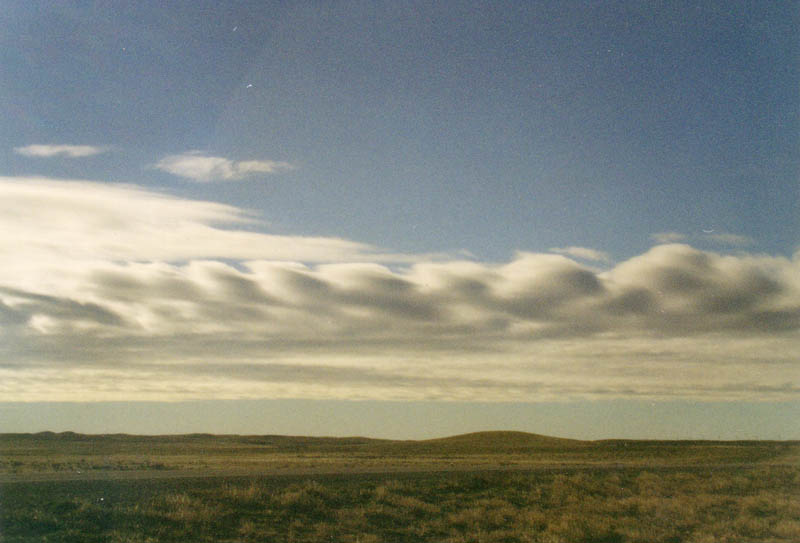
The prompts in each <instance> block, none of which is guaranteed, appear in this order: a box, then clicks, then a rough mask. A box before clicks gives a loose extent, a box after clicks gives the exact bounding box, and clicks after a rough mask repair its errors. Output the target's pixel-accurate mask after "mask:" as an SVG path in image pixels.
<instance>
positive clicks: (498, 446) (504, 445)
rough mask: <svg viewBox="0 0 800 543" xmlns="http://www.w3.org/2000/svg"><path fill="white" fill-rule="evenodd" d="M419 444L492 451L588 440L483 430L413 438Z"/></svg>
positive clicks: (555, 446)
mask: <svg viewBox="0 0 800 543" xmlns="http://www.w3.org/2000/svg"><path fill="white" fill-rule="evenodd" d="M415 443H416V444H417V446H419V447H422V448H430V449H431V451H433V450H436V449H438V450H441V451H442V452H463V453H468V452H471V453H478V452H485V453H494V452H505V453H513V452H526V451H533V450H542V449H571V448H579V447H584V446H587V445H589V444H590V442H587V441H580V440H577V439H566V438H561V437H551V436H544V435H540V434H531V433H528V432H514V431H496V430H495V431H486V432H471V433H468V434H460V435H455V436H450V437H443V438H438V439H428V440H424V441H417V442H415Z"/></svg>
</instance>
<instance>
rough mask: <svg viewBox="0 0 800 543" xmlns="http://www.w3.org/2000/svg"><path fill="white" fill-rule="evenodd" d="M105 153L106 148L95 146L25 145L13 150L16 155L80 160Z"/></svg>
mask: <svg viewBox="0 0 800 543" xmlns="http://www.w3.org/2000/svg"><path fill="white" fill-rule="evenodd" d="M106 151H108V147H98V146H95V145H27V146H25V147H15V148H14V152H15V153H17V154H18V155H24V156H30V157H43V158H49V157H54V156H65V157H68V158H82V157H87V156H92V155H98V154H100V153H105V152H106Z"/></svg>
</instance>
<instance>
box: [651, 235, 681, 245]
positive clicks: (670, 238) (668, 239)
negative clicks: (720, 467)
mask: <svg viewBox="0 0 800 543" xmlns="http://www.w3.org/2000/svg"><path fill="white" fill-rule="evenodd" d="M650 238H651V239H652V240H653V241H655V242H656V243H677V242H679V241H683V240H685V239H686V235H685V234H681V233H679V232H658V233H656V234H651V235H650Z"/></svg>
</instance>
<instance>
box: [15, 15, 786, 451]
mask: <svg viewBox="0 0 800 543" xmlns="http://www.w3.org/2000/svg"><path fill="white" fill-rule="evenodd" d="M798 19H800V10H798V5H797V3H794V2H785V3H764V2H758V1H753V2H741V1H740V2H737V1H725V2H722V1H719V2H714V1H708V2H669V3H659V2H654V3H641V2H621V1H618V2H602V3H598V2H579V1H575V2H533V1H531V2H460V1H455V0H454V1H447V2H397V1H392V2H381V1H372V2H326V3H316V2H287V3H284V2H229V3H222V4H220V3H218V2H205V1H192V2H171V3H169V5H163V3H156V2H130V3H104V2H62V3H58V4H57V5H53V4H52V3H50V2H37V1H25V2H22V1H16V0H12V1H10V2H6V3H5V5H4V9H3V10H2V13H0V65H2V66H3V70H2V71H0V116H2V119H3V122H2V123H0V431H42V430H54V431H63V430H73V431H86V432H94V433H99V432H111V431H116V432H124V431H131V432H136V433H180V432H189V431H192V432H194V431H213V432H217V433H289V434H308V435H322V434H325V435H354V434H360V435H373V436H376V437H397V438H421V437H437V436H442V435H448V434H455V433H459V432H462V431H473V430H480V429H517V430H524V431H531V432H537V433H549V434H552V435H562V436H565V437H577V438H580V437H586V438H592V439H594V438H601V437H648V438H673V437H679V438H714V439H717V438H720V439H738V438H761V439H788V438H794V439H800V422H798V421H800V417H798V416H797V415H798V413H800V356H798V353H800V153H798V151H799V150H800V147H798V144H800V140H798V135H799V134H800V118H799V117H798V113H799V112H800V107H799V106H800V94H799V93H798V89H799V88H800V62H798V61H799V60H800V50H799V49H798V46H799V44H800V42H799V41H798V34H797V28H798V22H799V21H798ZM223 414H224V416H223ZM167 421H169V422H167Z"/></svg>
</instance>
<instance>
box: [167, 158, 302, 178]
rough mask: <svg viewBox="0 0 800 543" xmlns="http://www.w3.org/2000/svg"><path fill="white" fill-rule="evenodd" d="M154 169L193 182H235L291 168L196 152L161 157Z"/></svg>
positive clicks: (267, 162) (290, 166) (265, 161)
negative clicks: (237, 160)
mask: <svg viewBox="0 0 800 543" xmlns="http://www.w3.org/2000/svg"><path fill="white" fill-rule="evenodd" d="M155 167H156V168H158V169H159V170H163V171H165V172H169V173H171V174H173V175H177V176H179V177H184V178H187V179H193V180H195V181H215V180H223V181H236V180H240V179H244V178H246V177H250V176H252V175H256V174H259V173H265V174H274V173H280V172H285V171H288V170H291V169H293V168H294V167H293V166H292V165H291V164H289V163H288V162H278V161H274V160H244V161H239V162H236V161H233V160H230V159H227V158H222V157H216V156H207V155H204V154H203V153H201V152H200V151H190V152H188V153H183V154H180V155H170V156H167V157H164V158H162V159H161V160H159V161H158V163H157V164H156V166H155Z"/></svg>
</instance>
